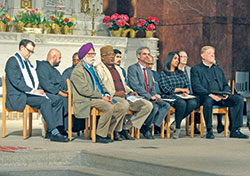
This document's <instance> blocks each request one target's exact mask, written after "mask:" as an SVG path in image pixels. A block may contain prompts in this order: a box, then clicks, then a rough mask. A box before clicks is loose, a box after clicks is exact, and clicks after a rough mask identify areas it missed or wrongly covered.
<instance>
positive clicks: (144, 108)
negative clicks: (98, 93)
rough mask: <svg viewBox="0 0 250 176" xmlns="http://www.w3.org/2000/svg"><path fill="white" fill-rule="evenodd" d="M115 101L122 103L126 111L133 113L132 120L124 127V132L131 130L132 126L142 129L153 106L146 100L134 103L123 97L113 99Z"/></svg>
mask: <svg viewBox="0 0 250 176" xmlns="http://www.w3.org/2000/svg"><path fill="white" fill-rule="evenodd" d="M113 98H114V99H115V100H117V101H118V102H120V103H121V104H122V105H123V106H124V108H125V109H127V111H128V110H131V111H133V116H132V117H131V118H130V120H129V121H128V122H127V123H126V124H125V125H124V126H123V129H124V130H127V129H130V128H131V127H132V126H133V127H135V128H141V126H142V125H143V123H144V122H145V120H146V119H147V118H148V116H149V114H150V113H151V111H152V109H153V104H152V103H151V102H150V101H148V100H145V99H141V100H138V101H136V102H134V103H131V102H130V101H128V100H126V99H125V98H121V97H113Z"/></svg>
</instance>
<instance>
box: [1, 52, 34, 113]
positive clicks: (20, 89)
mask: <svg viewBox="0 0 250 176" xmlns="http://www.w3.org/2000/svg"><path fill="white" fill-rule="evenodd" d="M5 73H6V88H7V97H6V107H7V108H8V109H11V110H15V111H21V110H24V108H25V105H26V100H27V96H26V93H25V92H30V91H31V90H32V88H30V87H29V86H27V85H26V82H25V80H24V77H23V74H22V71H21V69H20V67H19V64H18V62H17V60H16V58H15V57H14V56H12V57H10V58H9V59H8V61H7V63H6V66H5Z"/></svg>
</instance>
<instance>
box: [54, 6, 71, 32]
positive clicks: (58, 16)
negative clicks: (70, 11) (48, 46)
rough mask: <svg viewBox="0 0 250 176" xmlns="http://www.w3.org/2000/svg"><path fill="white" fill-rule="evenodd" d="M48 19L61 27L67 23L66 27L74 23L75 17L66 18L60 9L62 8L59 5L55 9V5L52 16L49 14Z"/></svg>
mask: <svg viewBox="0 0 250 176" xmlns="http://www.w3.org/2000/svg"><path fill="white" fill-rule="evenodd" d="M50 20H51V22H52V23H53V24H57V25H58V26H59V27H63V26H65V25H67V26H68V27H72V26H74V25H75V21H76V19H75V18H71V19H70V18H68V17H64V12H63V11H62V8H61V7H59V10H57V7H56V6H55V12H54V16H50Z"/></svg>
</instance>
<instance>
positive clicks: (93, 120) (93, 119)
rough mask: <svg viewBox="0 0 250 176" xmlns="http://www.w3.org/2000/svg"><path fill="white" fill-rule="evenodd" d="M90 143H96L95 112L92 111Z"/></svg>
mask: <svg viewBox="0 0 250 176" xmlns="http://www.w3.org/2000/svg"><path fill="white" fill-rule="evenodd" d="M91 136H92V142H93V143H95V142H96V110H95V109H93V115H92V130H91Z"/></svg>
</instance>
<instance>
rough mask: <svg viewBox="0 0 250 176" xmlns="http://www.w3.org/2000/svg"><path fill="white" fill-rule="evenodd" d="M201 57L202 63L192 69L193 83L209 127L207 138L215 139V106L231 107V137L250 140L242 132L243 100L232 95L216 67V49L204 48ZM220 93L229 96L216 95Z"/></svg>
mask: <svg viewBox="0 0 250 176" xmlns="http://www.w3.org/2000/svg"><path fill="white" fill-rule="evenodd" d="M201 57H202V62H201V63H200V64H198V65H196V66H194V67H192V68H191V82H192V88H193V92H194V94H195V95H198V96H199V98H200V103H201V105H203V114H204V118H205V122H206V127H207V135H206V138H208V139H214V135H213V128H212V115H213V114H212V108H213V105H219V106H227V107H229V121H230V125H229V129H230V137H232V138H245V139H246V138H248V136H247V135H245V134H243V133H241V131H240V127H241V126H242V121H243V103H244V101H243V98H242V97H240V96H238V95H231V94H230V92H231V90H230V88H229V86H228V83H227V80H226V79H225V76H224V73H223V71H222V69H221V68H219V67H218V66H217V65H214V63H215V48H214V47H212V46H204V47H202V48H201ZM218 91H222V92H228V94H227V93H224V94H222V95H218V94H215V93H216V92H218ZM214 92H215V93H214Z"/></svg>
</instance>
